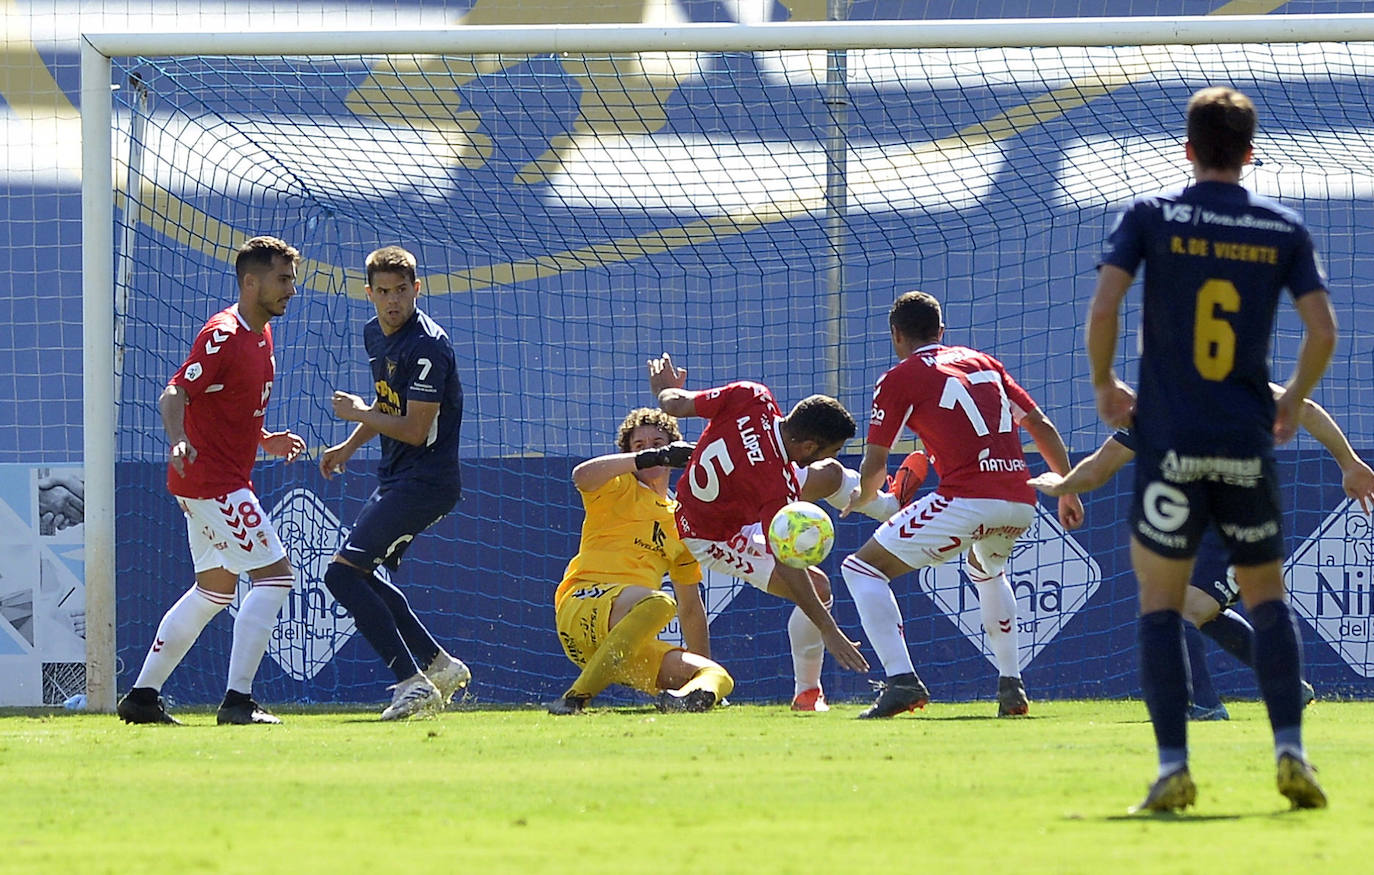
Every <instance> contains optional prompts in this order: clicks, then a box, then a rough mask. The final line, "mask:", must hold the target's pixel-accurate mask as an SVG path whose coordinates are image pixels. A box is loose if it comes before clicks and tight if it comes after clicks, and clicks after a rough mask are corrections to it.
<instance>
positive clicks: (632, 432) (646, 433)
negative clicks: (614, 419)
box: [615, 407, 682, 453]
mask: <svg viewBox="0 0 1374 875" xmlns="http://www.w3.org/2000/svg"><path fill="white" fill-rule="evenodd" d="M680 440H682V432H681V431H680V430H679V429H678V427H677V419H676V418H674V417H672V416H669V415H668V414H666V413H664V412H663V411H662V410H659V409H658V408H656V407H636V408H635V409H634V410H631V411H630V412H629V413H628V414H627V415H626V416H625V419H624V421H622V422H621V423H620V432H619V433H618V434H617V436H616V441H615V443H616V446H618V447H620V452H622V453H631V452H638V451H640V450H652V449H654V448H655V447H666V446H667V445H668V444H671V443H672V442H673V441H680Z"/></svg>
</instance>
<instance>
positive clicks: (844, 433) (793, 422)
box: [781, 395, 857, 466]
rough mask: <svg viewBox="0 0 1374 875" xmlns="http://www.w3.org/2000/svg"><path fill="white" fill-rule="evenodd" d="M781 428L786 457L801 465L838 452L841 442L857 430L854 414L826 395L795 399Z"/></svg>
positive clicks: (841, 446) (842, 445)
mask: <svg viewBox="0 0 1374 875" xmlns="http://www.w3.org/2000/svg"><path fill="white" fill-rule="evenodd" d="M781 429H782V440H783V445H784V446H785V447H786V448H787V458H788V459H790V460H791V461H793V462H796V463H797V464H798V465H803V466H805V465H810V464H811V463H812V462H819V461H820V460H821V459H832V458H834V457H835V456H837V455H839V452H840V450H841V449H842V448H843V447H844V442H845V441H847V440H849V439H850V438H852V437H854V434H855V432H856V431H857V429H856V428H855V426H854V417H852V416H850V415H849V411H848V410H845V409H844V405H843V404H841V403H840V402H838V401H836V400H835V399H834V398H831V397H830V396H829V395H810V396H808V397H806V398H803V399H802V400H800V401H798V402H797V406H796V407H793V408H792V412H791V413H789V414H787V418H786V419H784V420H783V421H782V426H781Z"/></svg>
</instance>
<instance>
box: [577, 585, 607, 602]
mask: <svg viewBox="0 0 1374 875" xmlns="http://www.w3.org/2000/svg"><path fill="white" fill-rule="evenodd" d="M610 591H611V588H610V587H609V586H601V585H597V586H584V587H582V588H581V589H579V590H576V591H574V592H573V594H572V597H573V598H575V599H599V598H601V597H602V596H603V595H605V594H606V593H608V592H610Z"/></svg>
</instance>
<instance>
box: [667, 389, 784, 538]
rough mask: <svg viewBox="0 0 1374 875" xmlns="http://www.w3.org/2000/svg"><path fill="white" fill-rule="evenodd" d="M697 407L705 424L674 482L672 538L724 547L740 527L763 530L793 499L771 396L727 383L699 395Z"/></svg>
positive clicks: (777, 412) (777, 418) (770, 394)
mask: <svg viewBox="0 0 1374 875" xmlns="http://www.w3.org/2000/svg"><path fill="white" fill-rule="evenodd" d="M696 408H697V413H698V414H699V415H701V416H704V417H706V418H707V419H709V420H710V422H708V423H707V424H706V430H705V431H703V432H702V433H701V438H700V439H699V440H698V441H697V448H696V450H695V451H693V453H692V459H691V461H689V462H688V463H687V467H686V468H685V469H684V470H683V472H682V476H681V477H680V478H679V479H678V481H677V501H678V510H677V530H678V534H679V535H681V536H682V537H684V538H705V539H707V540H711V541H728V540H729V539H730V538H732V537H734V536H735V534H736V533H737V532H739V530H740V529H742V528H744V527H745V526H747V525H751V524H753V523H759V522H761V523H763V524H765V525H767V523H769V522H770V521H772V519H773V514H775V513H777V512H778V509H779V508H781V507H782V506H783V505H784V504H787V503H788V502H790V501H796V499H797V496H798V494H799V493H800V490H799V488H798V487H797V475H796V469H795V468H794V467H793V465H792V463H791V462H790V461H788V459H787V453H786V452H785V451H784V450H783V445H782V433H781V432H780V431H779V430H778V426H779V425H780V424H781V423H782V414H781V413H780V412H779V410H778V402H777V401H775V400H773V393H772V392H770V391H768V387H767V386H764V385H762V384H761V383H747V382H740V383H731V384H729V385H728V386H721V387H719V388H716V389H708V390H706V391H705V392H702V393H700V394H698V395H697V396H696ZM765 540H766V539H765Z"/></svg>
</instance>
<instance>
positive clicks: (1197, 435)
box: [1102, 182, 1326, 457]
mask: <svg viewBox="0 0 1374 875" xmlns="http://www.w3.org/2000/svg"><path fill="white" fill-rule="evenodd" d="M1142 261H1143V262H1145V297H1144V306H1143V312H1142V322H1141V356H1140V380H1139V383H1140V384H1139V389H1138V392H1139V397H1138V398H1137V401H1136V423H1137V428H1136V437H1137V439H1138V440H1139V441H1140V445H1141V447H1142V448H1149V449H1150V450H1152V451H1153V452H1155V453H1163V452H1164V451H1166V450H1175V451H1177V452H1179V453H1187V454H1198V455H1205V456H1222V457H1240V456H1254V455H1256V454H1265V453H1268V452H1270V451H1271V450H1272V447H1273V432H1272V430H1273V424H1274V394H1273V392H1272V391H1271V390H1270V388H1269V344H1270V339H1271V337H1272V335H1273V327H1274V312H1275V310H1276V308H1277V306H1278V299H1279V291H1280V290H1281V289H1284V288H1287V289H1288V291H1289V292H1290V293H1291V294H1292V295H1293V296H1294V297H1298V296H1301V295H1305V294H1307V293H1308V292H1313V291H1316V290H1319V289H1325V288H1326V276H1325V274H1324V273H1323V272H1322V269H1321V266H1320V264H1319V263H1318V260H1317V256H1316V252H1315V250H1314V249H1313V245H1312V237H1311V235H1310V234H1309V233H1308V232H1307V229H1306V228H1305V227H1304V226H1303V224H1302V219H1301V218H1300V217H1299V216H1298V214H1297V213H1295V212H1293V211H1292V210H1290V209H1287V208H1286V207H1283V206H1280V205H1279V204H1277V203H1274V202H1273V201H1270V200H1268V199H1266V198H1262V197H1258V196H1256V195H1254V194H1252V193H1250V192H1249V191H1247V190H1246V189H1245V188H1243V187H1241V186H1239V185H1232V184H1229V183H1222V182H1199V183H1197V184H1195V185H1191V186H1189V187H1187V188H1185V189H1183V190H1181V191H1177V192H1172V193H1169V194H1161V195H1156V196H1153V197H1146V198H1140V199H1138V200H1136V201H1135V202H1134V203H1132V204H1131V205H1130V206H1129V207H1127V208H1126V211H1125V212H1124V213H1123V214H1122V216H1121V219H1120V220H1119V222H1118V223H1117V226H1116V228H1115V229H1114V230H1113V231H1112V233H1111V236H1110V237H1109V238H1108V240H1107V247H1106V251H1105V252H1104V253H1103V256H1102V263H1103V264H1111V265H1115V266H1116V267H1119V268H1121V269H1122V270H1124V271H1126V272H1127V273H1130V274H1134V273H1135V272H1136V268H1138V267H1139V266H1140V263H1141V262H1142Z"/></svg>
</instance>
